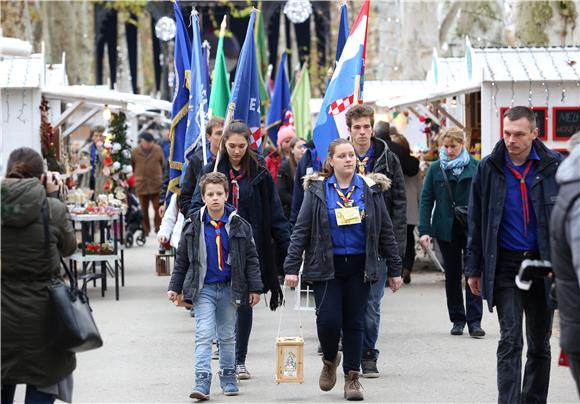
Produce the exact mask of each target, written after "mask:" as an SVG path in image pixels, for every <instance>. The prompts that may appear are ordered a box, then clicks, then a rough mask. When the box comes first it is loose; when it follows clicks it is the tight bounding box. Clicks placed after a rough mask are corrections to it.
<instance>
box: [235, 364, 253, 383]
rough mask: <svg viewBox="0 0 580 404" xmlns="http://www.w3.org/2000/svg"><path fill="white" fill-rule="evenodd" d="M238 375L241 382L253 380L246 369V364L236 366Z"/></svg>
mask: <svg viewBox="0 0 580 404" xmlns="http://www.w3.org/2000/svg"><path fill="white" fill-rule="evenodd" d="M236 374H237V375H238V379H239V380H249V379H251V378H252V375H251V374H250V372H248V369H246V364H245V363H241V364H239V365H236Z"/></svg>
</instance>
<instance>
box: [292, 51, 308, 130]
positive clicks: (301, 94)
mask: <svg viewBox="0 0 580 404" xmlns="http://www.w3.org/2000/svg"><path fill="white" fill-rule="evenodd" d="M290 103H291V104H292V112H293V113H294V126H295V128H296V135H297V136H299V137H301V138H303V139H305V140H306V141H309V140H311V139H312V115H311V113H310V75H309V73H308V64H307V63H304V66H302V70H301V71H300V78H299V79H298V82H297V83H296V86H295V87H294V90H292V97H291V98H290Z"/></svg>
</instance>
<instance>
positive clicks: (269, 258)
mask: <svg viewBox="0 0 580 404" xmlns="http://www.w3.org/2000/svg"><path fill="white" fill-rule="evenodd" d="M213 168H214V163H209V164H207V165H206V166H205V167H203V169H202V172H201V175H204V174H206V173H209V172H211V171H213ZM218 171H219V172H220V173H222V174H224V175H225V176H226V178H229V171H230V163H229V159H228V156H227V155H226V154H224V155H223V156H222V157H221V158H220V161H219V163H218ZM250 177H251V184H250V185H251V197H250V198H249V199H250V200H247V201H241V200H240V204H241V203H245V204H247V206H248V207H249V212H250V214H249V217H244V219H245V220H247V221H248V222H249V223H250V225H251V226H252V233H253V237H254V241H255V242H256V248H257V251H258V257H259V259H260V270H261V272H262V282H263V283H264V288H265V290H264V292H268V291H270V292H272V298H271V300H270V308H271V309H272V310H274V309H276V307H278V305H280V304H281V303H282V289H281V288H280V283H279V282H278V271H277V266H276V258H275V256H274V251H273V249H272V239H274V241H275V243H276V246H277V248H278V249H279V250H280V251H287V250H288V244H289V243H290V229H289V225H288V220H287V219H286V218H285V217H284V212H283V211H282V205H281V203H280V198H279V197H278V192H276V187H275V185H274V180H273V179H272V176H271V175H270V172H269V171H268V169H267V168H266V167H264V166H263V165H261V164H260V165H258V168H257V171H256V172H254V173H251V174H250ZM230 197H231V193H230ZM202 206H203V201H202V199H201V190H200V188H199V184H197V186H196V187H195V191H194V193H193V197H192V201H191V205H190V207H189V211H188V215H187V216H191V215H192V214H193V213H194V212H195V211H197V210H199V209H200V208H201V207H202Z"/></svg>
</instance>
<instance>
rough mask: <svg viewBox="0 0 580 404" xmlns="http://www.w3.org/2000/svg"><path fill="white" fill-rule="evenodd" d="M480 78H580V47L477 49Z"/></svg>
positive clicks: (475, 51) (475, 52)
mask: <svg viewBox="0 0 580 404" xmlns="http://www.w3.org/2000/svg"><path fill="white" fill-rule="evenodd" d="M474 54H475V59H476V60H477V70H479V69H481V70H480V71H482V76H481V77H480V79H481V81H497V82H501V81H509V82H511V81H512V80H515V81H530V80H531V81H536V82H537V81H540V82H541V81H558V82H559V81H580V46H568V47H550V48H483V49H474Z"/></svg>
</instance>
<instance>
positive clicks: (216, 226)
mask: <svg viewBox="0 0 580 404" xmlns="http://www.w3.org/2000/svg"><path fill="white" fill-rule="evenodd" d="M209 223H210V224H211V225H212V226H213V228H214V229H215V244H216V246H217V254H218V268H219V269H220V271H223V270H224V268H225V261H224V254H223V251H222V234H221V230H220V227H222V226H223V225H224V222H222V221H221V220H218V221H217V223H216V221H215V220H210V221H209Z"/></svg>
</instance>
